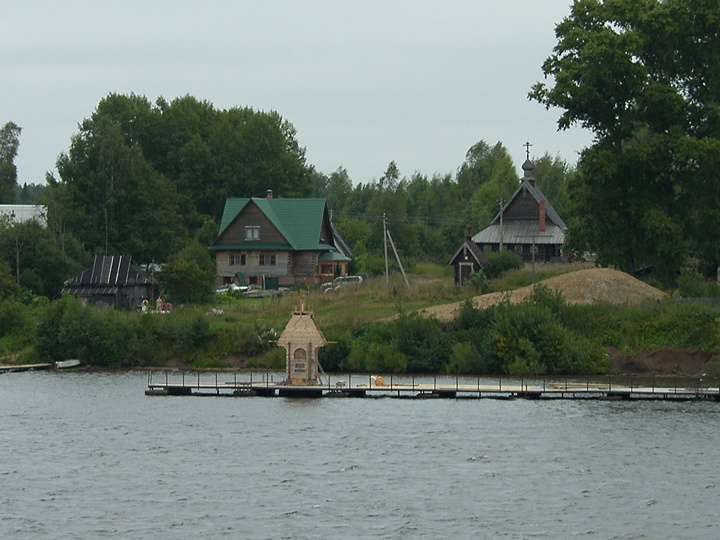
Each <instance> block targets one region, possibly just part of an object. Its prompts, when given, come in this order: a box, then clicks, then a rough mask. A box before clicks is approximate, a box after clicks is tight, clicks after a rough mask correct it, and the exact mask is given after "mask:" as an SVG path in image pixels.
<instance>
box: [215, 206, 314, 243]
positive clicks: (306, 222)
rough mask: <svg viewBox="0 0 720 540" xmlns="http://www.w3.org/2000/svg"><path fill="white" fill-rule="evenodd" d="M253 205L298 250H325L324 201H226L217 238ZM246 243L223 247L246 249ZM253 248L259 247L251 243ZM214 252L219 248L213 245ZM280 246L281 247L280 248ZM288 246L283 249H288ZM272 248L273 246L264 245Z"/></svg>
mask: <svg viewBox="0 0 720 540" xmlns="http://www.w3.org/2000/svg"><path fill="white" fill-rule="evenodd" d="M251 202H252V203H254V204H255V205H257V207H258V208H259V209H260V211H261V212H262V213H263V214H265V216H267V218H268V219H269V220H270V221H271V222H272V223H273V225H275V227H277V229H278V231H280V234H282V235H283V236H284V237H285V239H286V240H287V241H288V243H289V244H290V248H292V249H293V250H295V251H300V250H316V249H319V248H320V249H322V247H321V245H320V232H321V229H322V224H323V217H324V214H325V199H268V198H255V197H253V198H251V199H227V200H226V201H225V210H224V211H223V216H222V220H221V221H220V232H219V233H218V238H219V237H220V236H221V235H222V234H223V233H224V232H225V230H226V229H227V228H228V227H229V226H230V224H231V223H232V222H233V220H234V219H235V218H236V217H237V216H238V214H240V212H242V210H243V209H244V208H245V207H246V206H247V205H248V204H250V203H251ZM243 246H244V244H233V245H232V246H228V245H224V246H222V247H224V248H228V247H230V248H232V249H243ZM252 246H253V248H254V249H258V248H260V246H259V245H258V244H257V243H253V244H252ZM213 247H214V248H215V249H218V248H220V247H221V246H220V245H214V246H213ZM277 247H279V246H277ZM287 247H288V246H284V248H285V249H286V248H287ZM263 248H265V249H270V246H269V245H268V246H263Z"/></svg>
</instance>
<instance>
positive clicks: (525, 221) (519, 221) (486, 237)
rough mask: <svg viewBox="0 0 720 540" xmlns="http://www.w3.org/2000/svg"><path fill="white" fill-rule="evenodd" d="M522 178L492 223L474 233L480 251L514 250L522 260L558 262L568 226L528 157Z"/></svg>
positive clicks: (473, 238)
mask: <svg viewBox="0 0 720 540" xmlns="http://www.w3.org/2000/svg"><path fill="white" fill-rule="evenodd" d="M522 169H523V178H522V181H521V182H520V186H519V187H518V189H517V190H516V191H515V193H514V194H513V196H512V197H511V198H510V200H509V201H508V202H507V203H506V204H505V205H504V206H503V207H502V209H501V210H500V212H499V213H498V215H497V216H495V219H493V221H492V223H491V224H490V225H489V226H488V227H486V228H485V229H483V230H482V231H480V232H479V233H477V234H476V235H474V236H473V237H472V241H473V242H474V243H475V244H476V245H477V246H478V248H479V249H480V250H481V251H485V252H487V251H502V250H509V251H514V252H515V253H517V254H518V255H520V256H521V257H522V258H523V259H524V260H525V261H536V262H560V261H562V260H563V256H562V251H561V250H562V245H563V242H564V241H565V231H566V230H567V226H566V225H565V222H564V221H563V220H562V218H561V217H560V216H559V215H558V213H557V212H556V211H555V209H554V208H553V207H552V205H551V204H550V201H548V200H547V198H546V197H545V195H544V194H543V192H542V191H541V190H540V188H539V187H538V186H537V184H536V180H535V177H534V176H533V170H534V169H535V166H534V165H533V163H532V162H531V161H530V159H527V160H526V161H525V163H523V166H522Z"/></svg>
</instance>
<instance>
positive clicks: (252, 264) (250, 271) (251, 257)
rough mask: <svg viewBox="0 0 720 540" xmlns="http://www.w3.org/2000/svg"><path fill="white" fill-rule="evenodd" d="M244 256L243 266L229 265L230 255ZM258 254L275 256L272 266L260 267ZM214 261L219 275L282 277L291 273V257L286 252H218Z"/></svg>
mask: <svg viewBox="0 0 720 540" xmlns="http://www.w3.org/2000/svg"><path fill="white" fill-rule="evenodd" d="M241 254H242V255H245V264H233V265H231V264H230V255H241ZM260 254H263V255H266V256H267V255H275V264H274V265H268V264H265V265H261V264H260ZM215 260H216V263H217V268H218V273H219V274H220V275H235V274H237V273H241V274H244V275H248V276H259V275H265V276H284V275H287V274H289V273H291V260H292V255H291V253H289V252H287V251H218V252H217V254H216V256H215Z"/></svg>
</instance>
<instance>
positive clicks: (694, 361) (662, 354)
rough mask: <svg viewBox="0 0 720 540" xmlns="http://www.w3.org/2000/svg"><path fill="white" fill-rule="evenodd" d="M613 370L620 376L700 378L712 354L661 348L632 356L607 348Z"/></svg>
mask: <svg viewBox="0 0 720 540" xmlns="http://www.w3.org/2000/svg"><path fill="white" fill-rule="evenodd" d="M607 351H608V354H609V355H610V360H611V361H612V366H613V368H614V369H615V370H616V371H617V372H618V373H621V374H633V375H650V374H652V375H660V376H662V375H682V376H687V377H702V376H703V375H704V372H705V371H706V367H705V366H706V364H707V363H708V362H710V361H711V360H712V359H713V356H714V355H713V353H712V352H705V351H687V350H683V349H672V348H669V347H663V348H661V349H656V350H654V351H647V352H642V353H639V354H636V355H633V356H627V355H623V354H621V353H620V351H618V350H617V349H615V348H612V347H608V349H607Z"/></svg>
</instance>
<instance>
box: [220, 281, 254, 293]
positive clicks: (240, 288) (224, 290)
mask: <svg viewBox="0 0 720 540" xmlns="http://www.w3.org/2000/svg"><path fill="white" fill-rule="evenodd" d="M247 290H248V288H247V287H245V286H241V285H235V284H234V283H230V284H229V285H223V286H222V287H217V288H215V293H216V294H226V293H229V292H235V291H243V292H244V291H247Z"/></svg>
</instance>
